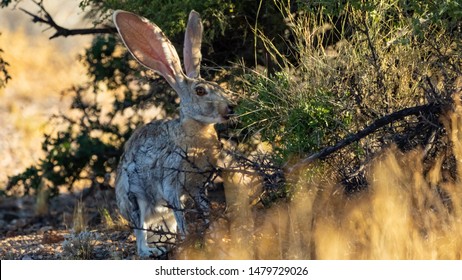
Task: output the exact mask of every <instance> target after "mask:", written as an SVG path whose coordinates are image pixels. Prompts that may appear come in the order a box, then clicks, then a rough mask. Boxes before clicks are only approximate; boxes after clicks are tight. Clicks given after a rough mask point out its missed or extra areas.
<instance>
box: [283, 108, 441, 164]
mask: <svg viewBox="0 0 462 280" xmlns="http://www.w3.org/2000/svg"><path fill="white" fill-rule="evenodd" d="M443 108H444V105H443V104H435V103H430V104H426V105H421V106H416V107H411V108H405V109H402V110H399V111H397V112H394V113H391V114H389V115H386V116H384V117H381V118H380V119H377V120H376V121H374V122H373V123H372V124H371V125H369V126H367V127H365V128H364V129H363V130H360V131H359V132H357V133H355V134H352V135H349V136H348V137H346V138H345V139H343V140H341V141H339V142H337V144H335V145H333V146H330V147H326V148H324V149H322V150H321V151H319V152H317V153H314V154H311V155H310V156H308V157H307V158H304V159H303V160H301V161H300V162H298V163H297V164H295V165H294V166H292V167H290V168H288V171H289V172H292V171H295V170H297V169H298V168H300V167H302V166H304V165H306V164H309V163H311V162H313V161H315V160H317V159H324V158H326V157H327V156H329V155H330V154H332V153H334V152H336V151H338V150H340V149H342V148H344V147H346V146H348V145H350V144H352V143H354V142H357V141H359V140H361V139H362V138H364V137H366V136H368V135H369V134H371V133H374V132H375V131H377V130H378V129H379V128H382V127H384V126H386V125H389V124H390V123H392V122H394V121H397V120H401V119H403V118H405V117H407V116H419V115H424V114H432V113H433V114H437V113H441V112H442V111H443Z"/></svg>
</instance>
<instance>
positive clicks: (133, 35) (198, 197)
mask: <svg viewBox="0 0 462 280" xmlns="http://www.w3.org/2000/svg"><path fill="white" fill-rule="evenodd" d="M113 20H114V23H115V25H116V27H117V30H118V31H119V34H120V37H121V38H122V40H123V42H124V43H125V45H126V46H127V48H128V50H129V51H130V52H131V54H132V55H133V56H134V57H135V58H136V59H137V60H138V62H140V63H141V64H142V65H144V66H146V67H147V68H149V69H152V70H154V71H156V72H157V73H159V74H160V75H162V76H163V77H164V78H165V79H166V80H167V82H168V83H169V84H170V86H171V87H172V88H173V89H174V90H175V91H176V92H177V94H178V95H179V97H180V118H179V119H174V120H170V121H153V122H151V123H148V124H146V125H144V126H143V127H141V128H139V129H138V130H136V131H135V132H134V133H133V135H132V136H131V138H130V139H129V140H128V141H127V143H126V144H125V151H124V154H123V155H122V157H121V159H120V163H119V167H118V171H117V179H116V185H115V188H116V195H117V204H118V206H119V209H120V212H121V213H122V215H123V216H124V217H125V218H127V219H128V220H129V221H130V222H131V223H132V224H133V225H134V227H135V236H136V244H137V251H138V254H139V255H140V256H148V255H151V254H154V255H160V254H162V253H164V252H165V248H163V247H149V246H148V242H147V240H148V235H147V230H146V229H153V230H160V231H170V232H173V233H175V232H177V233H178V234H179V235H180V236H184V235H185V234H186V233H187V228H186V227H187V224H186V221H185V213H184V202H185V199H186V198H187V197H192V198H193V201H194V202H195V204H197V205H199V206H200V207H199V209H200V211H202V212H203V213H204V214H207V213H208V211H209V210H208V207H209V205H208V203H207V200H206V197H205V196H204V191H203V190H204V185H205V184H206V182H207V180H208V178H207V177H208V176H209V174H210V172H211V170H213V168H214V167H215V166H216V165H217V161H218V155H219V153H220V146H221V145H220V142H219V140H218V136H217V133H216V131H215V128H214V124H215V123H221V122H224V121H226V120H227V119H228V116H229V115H230V112H231V111H230V107H229V102H228V100H227V99H226V97H225V95H224V90H223V89H222V88H221V87H220V86H218V85H217V84H216V83H213V82H208V81H205V80H204V79H202V78H200V74H199V70H200V62H201V52H200V47H201V41H202V23H201V20H200V16H199V14H198V13H197V12H195V11H191V13H190V14H189V20H188V24H187V28H186V33H185V42H184V50H183V54H184V65H185V70H186V72H185V73H186V74H185V73H184V72H183V70H182V69H181V63H180V60H179V58H178V54H177V53H176V51H175V48H174V47H173V45H172V44H171V43H170V41H169V40H168V38H167V37H165V35H164V34H163V33H162V31H161V29H160V28H159V27H158V26H156V25H155V24H153V23H150V22H149V21H148V20H147V19H145V18H142V17H139V16H137V15H135V14H132V13H129V12H125V11H116V12H114V15H113ZM154 238H157V240H156V241H160V242H165V241H166V240H165V239H162V238H166V237H165V236H164V237H162V236H161V235H155V236H154Z"/></svg>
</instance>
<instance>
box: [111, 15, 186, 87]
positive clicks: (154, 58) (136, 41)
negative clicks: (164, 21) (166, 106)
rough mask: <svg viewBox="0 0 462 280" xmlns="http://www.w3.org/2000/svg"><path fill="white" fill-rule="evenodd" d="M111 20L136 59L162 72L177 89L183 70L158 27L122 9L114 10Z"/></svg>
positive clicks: (176, 54) (170, 44) (181, 80)
mask: <svg viewBox="0 0 462 280" xmlns="http://www.w3.org/2000/svg"><path fill="white" fill-rule="evenodd" d="M113 20H114V24H115V26H116V27H117V30H118V31H119V34H120V37H121V38H122V41H123V42H124V44H125V45H126V46H127V48H128V50H129V51H130V53H131V54H132V55H133V56H134V57H135V58H136V60H138V61H139V62H140V63H141V64H142V65H144V66H146V67H148V68H150V69H152V70H154V71H156V72H157V73H159V74H160V75H162V76H163V77H164V78H165V79H166V80H167V82H168V83H169V84H170V85H171V86H172V87H173V88H174V89H175V90H176V91H177V92H179V90H180V87H181V86H180V85H179V83H181V82H183V81H184V73H183V71H182V70H181V63H180V59H179V57H178V53H177V52H176V50H175V48H174V47H173V45H172V43H171V42H170V41H169V40H168V38H167V37H165V35H164V33H163V32H162V30H161V29H160V28H159V27H158V26H157V25H155V24H153V23H151V22H149V20H147V19H145V18H142V17H139V16H137V15H135V14H132V13H129V12H125V11H120V10H118V11H115V12H114V14H113Z"/></svg>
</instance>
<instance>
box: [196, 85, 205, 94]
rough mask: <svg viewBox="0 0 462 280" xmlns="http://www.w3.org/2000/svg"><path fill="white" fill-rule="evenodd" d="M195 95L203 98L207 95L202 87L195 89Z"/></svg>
mask: <svg viewBox="0 0 462 280" xmlns="http://www.w3.org/2000/svg"><path fill="white" fill-rule="evenodd" d="M196 94H197V95H199V96H204V95H206V94H207V91H206V90H205V88H203V87H196Z"/></svg>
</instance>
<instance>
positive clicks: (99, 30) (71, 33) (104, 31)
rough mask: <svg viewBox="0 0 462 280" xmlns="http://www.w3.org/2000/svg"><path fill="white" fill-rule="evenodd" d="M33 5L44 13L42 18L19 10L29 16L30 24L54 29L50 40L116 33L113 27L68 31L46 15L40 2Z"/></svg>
mask: <svg viewBox="0 0 462 280" xmlns="http://www.w3.org/2000/svg"><path fill="white" fill-rule="evenodd" d="M34 3H35V4H37V6H39V8H40V9H41V10H42V12H43V13H44V16H43V17H41V16H39V15H36V14H34V13H31V12H29V11H27V10H25V9H23V8H20V10H21V11H23V12H24V13H26V14H28V15H29V16H31V17H32V22H34V23H36V22H38V23H43V24H45V25H48V26H49V27H50V28H53V29H55V30H56V32H55V33H54V34H53V35H52V36H51V37H50V40H51V39H54V38H57V37H68V36H75V35H91V34H110V33H115V32H116V29H115V28H114V27H102V28H77V29H68V28H65V27H62V26H60V25H59V24H57V23H56V22H55V21H54V20H53V17H52V16H51V15H50V13H48V11H47V10H46V9H45V7H44V6H43V4H42V3H41V2H34Z"/></svg>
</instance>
